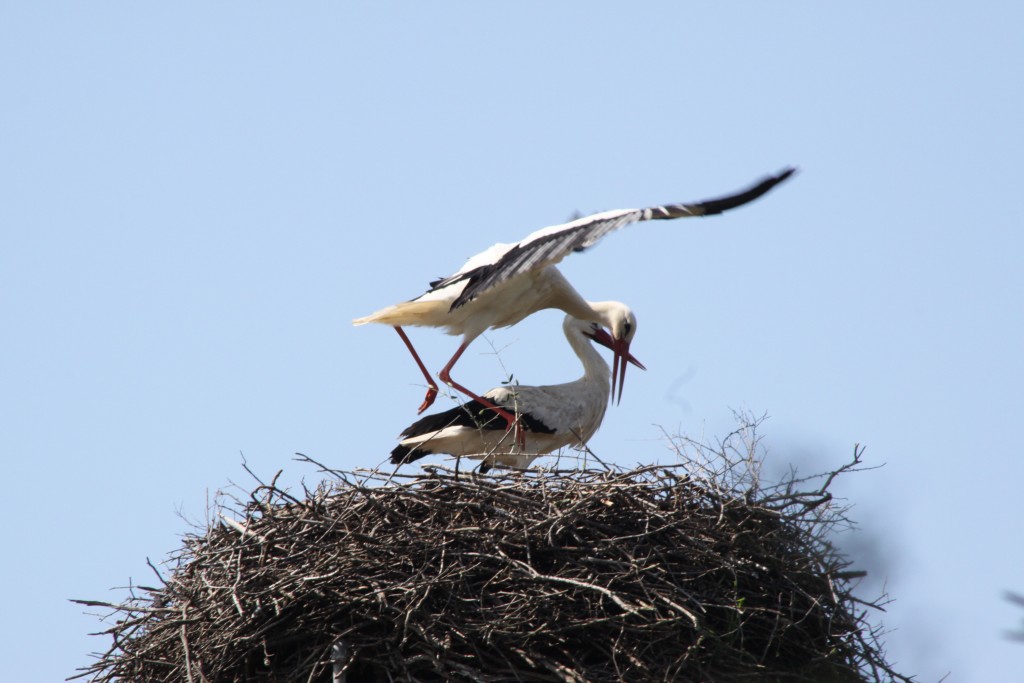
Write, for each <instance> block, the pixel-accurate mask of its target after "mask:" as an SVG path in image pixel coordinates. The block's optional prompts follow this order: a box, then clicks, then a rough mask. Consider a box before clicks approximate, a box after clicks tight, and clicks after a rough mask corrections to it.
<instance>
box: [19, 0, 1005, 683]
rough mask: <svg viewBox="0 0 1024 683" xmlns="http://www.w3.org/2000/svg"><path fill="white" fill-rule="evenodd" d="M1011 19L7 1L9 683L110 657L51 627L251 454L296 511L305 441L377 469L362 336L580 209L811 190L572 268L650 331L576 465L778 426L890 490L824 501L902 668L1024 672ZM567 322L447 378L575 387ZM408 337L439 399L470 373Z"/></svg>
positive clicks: (928, 8) (153, 552)
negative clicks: (467, 266)
mask: <svg viewBox="0 0 1024 683" xmlns="http://www.w3.org/2000/svg"><path fill="white" fill-rule="evenodd" d="M484 5H486V6H484ZM1022 26H1024V10H1022V9H1021V4H1020V3H1015V2H993V3H966V2H961V3H951V2H923V1H918V2H906V3H891V2H874V3H863V2H862V3H846V4H844V6H842V7H837V6H836V3H816V2H805V1H793V2H786V3H766V2H725V3H699V4H698V3H676V2H660V3H628V4H627V3H603V2H598V3H595V2H587V3H557V4H556V3H516V4H515V6H514V7H513V6H512V5H508V6H501V7H499V6H497V5H496V4H493V3H453V4H448V5H445V6H444V7H442V6H440V5H439V4H438V3H429V4H428V3H416V4H412V3H377V4H375V5H374V6H373V8H371V9H366V8H361V9H354V8H351V7H350V6H345V5H342V4H341V3H301V4H297V3H287V4H286V3H280V4H268V3H256V2H246V3H240V2H230V3H227V2H226V3H197V2H194V3H189V2H178V3H165V4H164V5H162V6H155V5H154V4H151V3H147V4H141V3H129V2H116V3H115V2H102V3H99V2H96V3H46V2H32V3H13V2H8V3H4V4H3V5H2V9H0V85H2V93H3V102H2V106H0V128H2V137H0V160H2V161H0V230H2V232H0V297H2V299H0V316H2V317H0V320H2V323H0V351H2V353H0V455H2V458H3V461H2V462H3V474H4V479H5V487H4V488H5V492H6V495H5V498H4V508H5V514H4V520H5V524H4V529H5V538H4V542H3V561H2V564H0V567H2V569H0V581H2V585H3V586H4V587H5V590H4V600H3V613H4V618H3V619H2V620H0V624H2V625H0V643H3V646H2V647H3V652H4V655H3V665H2V670H3V673H2V678H3V679H4V680H9V681H53V680H60V679H62V678H63V677H65V676H67V675H70V674H72V673H73V672H74V670H75V668H76V667H77V666H81V665H84V664H86V663H88V661H89V658H88V653H89V652H93V651H98V650H101V649H105V648H106V646H107V639H106V637H104V638H96V637H90V636H87V635H86V634H87V633H88V632H90V631H96V630H99V629H100V628H101V627H102V625H101V624H100V623H99V622H98V621H97V619H96V618H95V617H94V616H91V615H90V614H84V613H83V611H93V612H95V611H97V610H83V608H81V607H80V606H77V605H75V604H72V603H70V602H68V601H67V600H68V598H91V599H116V598H117V597H119V596H121V595H122V592H121V591H118V590H110V589H111V588H112V587H115V586H124V585H127V584H128V583H129V582H130V581H135V582H142V583H152V582H153V580H154V579H153V577H152V575H151V572H150V571H149V569H148V568H147V567H146V564H145V561H146V558H147V557H149V558H151V559H152V560H153V561H154V562H155V561H158V560H160V559H161V558H164V557H165V556H166V555H167V554H168V553H169V552H171V551H172V550H174V549H175V548H177V547H178V546H179V544H180V537H181V535H182V534H183V533H185V532H186V531H188V530H189V529H190V526H189V523H188V521H186V520H193V521H195V520H198V521H202V520H203V519H205V516H206V506H207V503H208V501H209V500H211V499H212V498H213V496H214V495H215V494H216V492H217V491H218V490H220V489H224V488H225V487H227V486H229V484H230V482H232V481H234V482H238V483H239V484H240V485H242V486H243V487H245V488H249V487H251V485H252V484H253V482H252V480H251V479H249V478H248V477H247V475H245V473H244V472H243V470H242V468H241V462H242V457H243V456H242V454H244V457H245V459H246V460H247V462H248V463H249V465H250V467H252V468H253V470H254V471H255V472H257V473H258V474H260V475H261V476H264V477H267V478H269V477H272V476H273V474H274V473H275V472H276V471H277V470H278V469H282V468H283V469H284V474H283V475H282V479H281V481H282V482H285V483H287V484H288V485H291V486H295V485H297V484H298V482H300V480H301V479H302V478H305V479H306V481H307V483H310V484H315V483H316V481H318V476H317V474H316V472H315V470H314V469H313V468H311V467H309V466H306V465H302V464H299V463H297V462H295V461H293V459H292V458H293V455H292V454H293V453H294V452H296V451H301V452H304V453H308V454H310V455H311V456H314V457H316V458H318V459H320V460H322V461H324V462H326V463H328V464H330V465H332V466H334V467H338V468H356V467H370V466H374V465H376V464H378V463H380V462H381V461H382V460H383V459H384V458H385V457H386V454H387V452H388V451H389V450H390V448H391V447H392V446H393V443H394V436H395V435H396V434H397V433H398V432H399V431H400V430H401V428H403V427H404V426H406V425H407V424H408V423H409V422H410V421H411V420H412V419H413V418H414V417H415V408H416V406H417V405H418V404H419V401H420V399H421V398H422V386H421V384H422V381H421V380H422V378H420V377H419V375H418V373H417V371H416V369H415V367H414V366H413V365H412V362H411V360H410V359H409V358H408V356H407V354H406V351H405V349H404V348H403V347H402V346H401V343H400V341H399V339H398V338H397V336H396V335H395V334H394V333H393V332H392V331H391V330H389V329H387V328H383V327H370V328H365V327H364V328H353V327H352V326H351V325H350V324H349V321H350V320H351V319H352V318H354V317H356V316H359V315H364V314H366V313H369V312H371V311H373V310H375V309H377V308H379V307H381V306H383V305H386V304H389V303H393V302H396V301H400V300H403V299H406V298H410V297H413V296H416V295H417V294H419V293H420V292H422V291H423V289H424V288H425V286H426V284H427V282H428V281H429V280H430V279H431V278H433V277H436V276H439V275H445V274H448V273H450V272H452V271H453V270H455V269H456V268H458V267H459V266H460V265H461V264H462V262H463V260H464V259H465V258H466V257H468V256H470V255H472V254H474V253H476V252H478V251H480V250H482V249H484V248H485V247H487V246H489V245H491V244H492V243H493V242H496V241H512V240H515V239H518V238H520V237H523V236H525V235H526V234H527V233H529V232H531V231H533V230H535V229H537V228H539V227H542V226H544V225H548V224H551V223H558V222H562V221H563V220H565V219H567V218H568V217H569V216H570V215H571V214H572V213H573V212H575V211H577V210H578V211H582V212H587V213H588V212H591V211H596V210H602V209H610V208H623V207H631V206H645V205H650V204H657V203H662V202H671V201H685V200H696V199H703V198H706V197H709V196H715V195H718V194H721V193H723V192H730V191H733V190H736V189H739V188H741V187H744V186H745V185H747V184H748V183H750V182H752V181H754V180H755V179H757V178H759V177H760V176H761V175H763V174H764V173H767V172H773V171H776V170H778V169H780V168H782V167H783V166H785V165H787V164H797V165H799V166H800V167H801V169H802V172H801V174H800V175H799V176H798V177H796V178H795V179H794V180H792V181H791V182H789V183H788V184H787V185H785V186H783V187H780V188H779V189H778V190H777V191H776V192H774V193H773V194H772V195H770V196H768V197H766V198H765V199H763V200H761V201H759V202H758V203H756V204H754V205H752V206H749V207H746V208H744V209H741V210H739V211H736V212H734V213H731V214H728V215H725V216H720V217H717V218H714V219H708V220H705V221H681V222H676V223H656V224H647V225H641V226H633V227H631V228H629V229H627V230H624V231H622V232H621V233H618V234H615V235H612V236H610V237H609V238H607V239H606V240H605V241H604V242H603V243H602V244H601V245H599V246H598V247H596V248H595V249H594V250H592V251H591V252H589V253H587V254H582V255H574V256H573V257H571V258H570V259H568V260H567V261H566V262H565V267H564V272H565V273H566V275H567V276H568V277H569V278H570V279H571V280H572V281H573V282H574V283H575V285H576V286H577V287H578V288H579V289H580V291H581V292H583V293H584V295H585V296H587V297H589V298H591V299H610V298H615V299H621V300H623V301H626V302H629V303H630V304H631V305H632V306H633V307H634V309H635V310H636V312H637V314H638V316H639V320H640V326H639V330H640V331H639V335H638V337H637V339H636V342H635V344H634V351H635V353H636V355H637V356H638V357H639V358H640V359H641V360H643V361H644V362H645V363H646V364H647V366H648V368H649V370H648V372H647V373H640V372H633V373H631V376H630V377H629V378H628V380H629V381H628V382H627V386H626V392H625V398H624V400H623V404H622V406H621V407H619V408H617V409H615V410H612V411H610V412H609V414H608V416H607V419H606V422H605V425H604V426H603V428H602V429H601V431H600V432H599V434H598V435H597V436H596V437H595V439H594V440H593V443H592V447H593V449H594V450H595V451H596V452H597V453H598V454H599V455H600V456H601V457H602V458H604V459H606V460H610V461H614V462H616V463H619V464H624V465H629V464H632V463H635V462H651V461H654V460H671V454H670V453H669V452H668V451H667V449H666V447H665V444H664V442H663V440H662V438H661V428H664V429H666V430H668V431H669V432H683V433H686V434H690V435H693V436H701V435H703V436H705V437H707V438H714V437H716V436H723V435H724V434H725V433H726V432H728V431H729V430H730V429H731V428H732V426H733V418H732V410H733V409H740V410H748V411H752V412H753V413H755V414H759V413H762V412H767V413H768V414H769V415H770V416H771V418H770V419H769V420H768V421H767V422H766V423H765V425H764V428H763V431H764V433H765V442H764V443H765V445H766V446H767V448H768V451H769V453H768V460H769V466H770V467H772V468H775V469H776V470H779V469H783V468H785V467H786V466H788V465H789V464H790V463H796V464H798V465H799V466H800V468H801V471H805V472H810V471H819V470H823V469H826V468H829V467H832V466H835V465H837V464H838V463H840V462H842V461H843V460H845V459H846V458H847V457H848V456H849V454H850V452H851V451H852V448H853V444H854V443H855V442H860V443H863V444H866V445H867V447H868V449H867V453H866V458H867V461H868V464H871V465H879V464H882V463H885V467H883V468H881V469H878V470H874V471H871V472H865V473H861V474H858V475H855V476H852V477H850V478H848V479H847V480H846V481H845V482H841V484H840V490H841V492H842V493H843V494H844V495H845V496H847V497H848V499H849V502H851V503H852V504H854V506H855V507H854V509H853V511H852V515H853V517H854V518H855V519H857V520H858V521H860V522H861V523H862V526H863V527H864V531H862V532H861V533H860V534H859V536H858V537H857V538H855V539H851V540H849V541H847V543H849V544H850V547H851V548H855V549H857V553H858V555H857V556H856V557H855V558H854V559H855V563H856V565H857V566H867V567H869V568H870V569H871V570H872V572H873V579H874V581H875V582H876V583H875V584H874V585H876V586H881V585H882V582H883V580H887V581H886V583H885V587H886V588H887V589H888V591H889V593H890V595H891V597H892V598H893V599H894V600H895V602H893V603H892V604H891V605H890V606H889V609H888V612H887V613H886V614H885V615H879V617H880V618H882V617H884V623H885V625H886V627H887V628H888V629H891V633H889V634H888V636H887V637H886V642H887V645H888V649H889V652H890V656H891V659H892V661H893V662H894V663H895V664H896V666H897V667H898V669H899V670H901V671H902V672H904V673H910V674H918V675H919V676H920V680H922V681H936V680H938V679H939V678H940V677H942V676H943V675H944V674H946V673H947V672H951V673H950V675H949V678H948V679H946V680H948V681H955V682H960V681H1009V680H1020V679H1019V670H1020V665H1021V662H1024V646H1022V645H1020V644H1015V643H1011V642H1009V641H1007V640H1006V639H1005V638H1004V632H1005V631H1006V630H1009V629H1013V628H1015V627H1017V626H1018V625H1019V624H1020V622H1021V618H1022V616H1024V615H1022V614H1021V611H1020V610H1019V608H1015V607H1013V606H1012V605H1010V604H1008V603H1006V602H1005V601H1004V600H1003V599H1002V597H1001V593H1002V591H1004V590H1006V589H1014V590H1017V591H1021V592H1024V542H1022V538H1024V516H1022V514H1021V503H1020V500H1021V488H1022V479H1024V465H1022V457H1021V455H1022V454H1021V425H1020V412H1021V407H1022V401H1021V392H1022V389H1021V380H1022V369H1024V365H1022V361H1021V348H1022V346H1024V334H1022V322H1024V320H1022V317H1024V316H1022V303H1021V298H1022V290H1024V276H1022V274H1021V266H1020V260H1021V254H1022V251H1024V239H1022V237H1021V234H1022V227H1024V210H1022V208H1021V206H1022V201H1021V181H1022V173H1021V168H1022V163H1024V144H1022V142H1024V134H1022V132H1021V131H1022V122H1024V103H1022V102H1024V101H1022V86H1021V84H1022V82H1024V79H1022V68H1021V67H1022V64H1024V59H1022V58H1024V40H1022ZM559 320H560V315H559V314H557V313H554V312H547V313H544V314H541V315H538V316H535V317H534V318H532V319H531V320H529V321H527V322H526V323H524V324H522V325H520V326H518V327H516V328H513V329H511V330H504V331H500V332H497V333H494V334H491V335H489V336H488V339H489V340H490V341H491V342H492V343H493V344H494V346H496V347H498V348H500V349H502V350H501V356H500V363H499V360H498V359H497V358H495V356H494V355H491V354H492V351H491V346H490V345H488V343H487V340H484V339H481V340H479V341H478V342H477V344H476V345H475V346H474V347H473V348H472V349H471V351H470V352H469V353H467V355H466V357H465V358H464V360H463V361H462V362H461V363H460V365H459V366H458V372H457V373H456V377H457V378H458V379H460V380H462V381H463V382H464V383H466V384H468V385H469V386H472V387H475V388H479V389H486V388H488V387H490V386H493V385H495V384H497V383H498V382H499V381H500V380H501V379H502V378H503V376H504V375H503V370H502V364H503V365H504V367H506V368H507V369H509V370H510V371H512V372H513V373H515V375H516V378H517V379H519V380H520V381H522V382H524V383H533V384H535V383H551V382H559V381H567V380H570V379H573V378H575V376H576V375H577V374H578V365H577V364H576V361H575V360H574V359H573V358H572V356H571V353H570V352H569V351H568V348H567V347H566V346H565V344H564V342H563V341H562V340H561V336H560V331H559V327H558V323H559ZM411 335H412V337H413V339H414V341H415V342H416V343H417V344H418V346H419V348H420V350H421V353H422V354H423V356H424V358H425V359H427V361H428V363H429V364H430V365H431V367H433V368H435V369H437V368H439V367H440V366H441V365H442V364H443V362H444V360H446V359H447V357H448V355H449V354H450V353H452V351H454V348H455V346H456V340H455V339H453V338H448V337H445V336H443V335H441V334H439V333H437V332H435V331H430V330H412V331H411ZM439 405H448V403H447V401H446V400H445V399H442V400H441V401H440V402H439ZM180 515H183V516H184V518H185V519H183V518H182V516H180ZM869 587H870V586H869Z"/></svg>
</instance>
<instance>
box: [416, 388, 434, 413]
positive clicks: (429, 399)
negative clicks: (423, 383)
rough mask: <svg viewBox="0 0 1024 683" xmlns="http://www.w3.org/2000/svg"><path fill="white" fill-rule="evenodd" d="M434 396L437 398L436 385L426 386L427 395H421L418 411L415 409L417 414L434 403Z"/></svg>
mask: <svg viewBox="0 0 1024 683" xmlns="http://www.w3.org/2000/svg"><path fill="white" fill-rule="evenodd" d="M436 398H437V387H435V386H430V387H427V395H426V396H424V397H423V403H421V404H420V409H419V410H418V411H416V412H417V414H420V413H422V412H423V411H424V410H426V409H427V408H429V407H430V406H432V405H434V399H436Z"/></svg>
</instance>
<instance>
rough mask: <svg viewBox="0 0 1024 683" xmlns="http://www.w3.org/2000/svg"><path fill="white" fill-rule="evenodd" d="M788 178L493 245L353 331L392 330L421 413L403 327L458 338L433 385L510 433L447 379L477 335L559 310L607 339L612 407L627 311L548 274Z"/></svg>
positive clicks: (630, 326)
mask: <svg viewBox="0 0 1024 683" xmlns="http://www.w3.org/2000/svg"><path fill="white" fill-rule="evenodd" d="M795 171H796V169H794V168H787V169H785V170H783V171H782V172H781V173H779V174H777V175H774V176H769V177H767V178H765V179H764V180H762V181H761V182H759V183H757V184H755V185H753V186H751V187H750V188H748V189H746V190H743V191H742V192H738V193H736V194H731V195H728V196H725V197H719V198H717V199H709V200H705V201H701V202H696V203H693V204H666V205H665V206H653V207H650V208H647V209H619V210H614V211H604V212H602V213H596V214H594V215H592V216H585V217H583V218H577V219H576V220H573V221H570V222H568V223H564V224H562V225H553V226H551V227H548V228H543V229H541V230H538V231H536V232H534V233H532V234H530V235H528V236H527V237H526V238H525V239H523V240H521V241H519V242H516V243H514V244H500V243H499V244H495V245H494V246H493V247H491V248H490V249H488V250H486V251H484V252H481V253H479V254H477V255H476V256H473V257H471V258H470V259H469V260H468V261H467V262H466V264H465V265H464V266H463V267H462V268H461V269H460V270H459V271H458V272H456V273H455V274H453V275H449V276H448V277H445V278H441V279H438V280H435V281H433V282H431V283H430V289H429V290H428V291H427V292H426V293H425V294H423V295H421V296H419V297H417V298H415V299H413V300H411V301H406V302H404V303H400V304H395V305H394V306H388V307H387V308H383V309H381V310H379V311H377V312H376V313H372V314H370V315H368V316H365V317H363V318H357V319H355V320H353V321H352V322H353V324H355V325H364V324H366V323H384V324H387V325H392V326H393V327H394V328H395V331H396V332H398V335H399V336H400V337H401V338H402V341H403V342H405V345H406V346H407V347H408V349H409V352H410V353H411V354H412V357H413V359H414V360H415V361H416V365H418V366H419V368H420V371H421V372H422V373H423V377H424V378H425V379H426V380H427V395H426V397H425V398H424V399H423V403H422V405H420V407H419V412H420V413H422V412H423V411H424V410H426V409H427V408H428V407H430V405H431V404H432V403H433V402H434V399H435V398H436V397H437V385H436V384H435V383H434V380H433V379H431V377H430V373H429V372H427V368H426V367H425V366H424V365H423V361H422V360H420V357H419V354H417V353H416V349H415V348H413V345H412V342H410V341H409V337H408V336H406V334H405V331H404V330H403V329H402V326H403V325H420V326H426V327H441V328H444V329H445V331H446V332H447V333H448V334H453V335H460V334H461V335H462V343H461V344H460V345H459V348H458V349H457V350H456V351H455V355H454V356H452V357H451V360H449V361H448V363H447V364H446V365H445V366H444V367H443V368H442V369H441V371H440V372H439V373H438V377H440V378H441V381H442V382H444V383H445V384H447V385H448V386H450V387H453V388H454V389H457V390H459V391H461V392H462V393H463V394H465V395H466V396H469V397H470V398H472V399H473V400H475V401H478V402H480V403H482V404H483V405H485V406H488V407H490V408H492V409H493V410H494V411H495V412H497V413H498V414H499V415H501V416H502V417H503V418H505V420H506V422H507V424H508V427H509V429H511V427H512V425H513V424H514V422H515V416H514V415H512V414H511V413H509V412H508V411H506V410H504V409H502V408H500V407H498V406H493V405H489V402H488V401H487V400H486V399H484V398H482V397H480V396H477V395H476V394H474V393H473V392H471V391H470V390H469V389H466V388H465V387H463V386H462V385H460V384H458V383H457V382H455V380H453V379H452V377H451V370H452V367H453V366H454V365H455V363H456V361H458V360H459V358H460V357H461V356H462V353H463V352H464V351H465V350H466V347H468V346H469V345H470V344H471V343H472V342H473V340H474V339H476V338H477V337H478V336H480V334H482V333H483V332H484V331H486V330H488V329H491V328H496V327H508V326H510V325H514V324H516V323H517V322H519V321H520V320H522V319H523V318H525V317H527V316H528V315H530V314H531V313H535V312H537V311H540V310H543V309H545V308H558V309H561V310H563V311H565V312H566V313H568V314H569V315H572V316H574V317H576V318H579V319H580V320H588V321H592V322H596V323H600V324H601V325H603V326H605V327H606V328H608V330H610V331H611V336H612V340H613V346H612V351H613V352H614V354H615V355H614V360H613V363H612V389H611V393H612V394H613V395H614V393H615V385H616V382H617V383H618V391H619V395H618V399H619V400H621V398H622V385H623V384H624V383H625V380H626V362H625V358H626V354H628V353H629V344H630V341H632V339H633V335H634V334H635V333H636V318H635V317H634V315H633V312H632V311H631V310H630V309H629V307H628V306H626V305H625V304H623V303H620V302H618V301H596V302H595V301H586V300H585V299H584V298H583V297H582V296H580V294H579V293H578V292H577V291H576V290H575V289H573V287H572V285H570V284H569V281H568V280H566V279H565V277H563V276H562V274H561V273H560V272H559V271H558V269H557V268H555V264H557V263H558V262H560V261H561V260H562V259H563V258H565V257H566V256H567V255H568V254H570V253H572V252H574V251H583V250H584V249H586V248H587V247H590V246H592V245H594V244H596V243H597V242H598V241H599V240H600V239H601V238H602V237H604V236H605V235H607V234H608V233H609V232H612V231H613V230H617V229H619V228H621V227H623V226H626V225H629V224H630V223H637V222H639V221H648V220H658V219H670V218H688V217H691V216H712V215H714V214H719V213H722V212H723V211H728V210H729V209H733V208H736V207H738V206H742V205H743V204H746V203H748V202H751V201H753V200H755V199H757V198H758V197H760V196H761V195H763V194H765V193H766V192H768V191H769V190H771V189H772V188H773V187H775V186H776V185H778V184H779V183H781V182H782V181H784V180H785V179H786V178H788V177H789V176H791V175H792V174H793V173H794V172H795Z"/></svg>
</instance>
